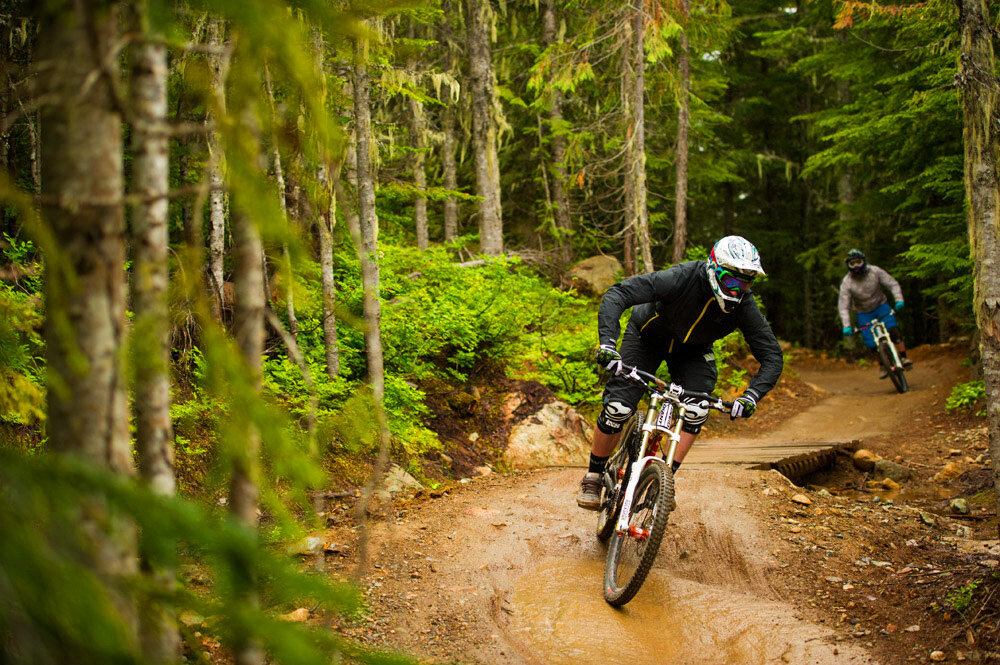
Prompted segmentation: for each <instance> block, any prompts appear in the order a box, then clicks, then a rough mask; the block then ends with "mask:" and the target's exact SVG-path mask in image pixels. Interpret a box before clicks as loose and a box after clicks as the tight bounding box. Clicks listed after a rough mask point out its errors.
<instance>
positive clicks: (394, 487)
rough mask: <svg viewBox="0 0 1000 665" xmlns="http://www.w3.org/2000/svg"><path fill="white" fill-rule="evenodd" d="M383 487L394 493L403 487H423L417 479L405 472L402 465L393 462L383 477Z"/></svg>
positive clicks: (403, 488)
mask: <svg viewBox="0 0 1000 665" xmlns="http://www.w3.org/2000/svg"><path fill="white" fill-rule="evenodd" d="M384 487H385V490H386V491H387V492H389V493H391V494H395V493H396V492H400V491H402V490H405V489H413V488H415V487H423V485H421V484H420V481H419V480H417V479H416V478H414V477H413V476H411V475H410V474H409V473H407V472H406V471H405V470H404V469H403V467H401V466H399V465H397V464H393V465H392V468H390V469H389V473H388V474H387V475H386V477H385V485H384Z"/></svg>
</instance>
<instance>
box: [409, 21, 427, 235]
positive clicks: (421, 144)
mask: <svg viewBox="0 0 1000 665" xmlns="http://www.w3.org/2000/svg"><path fill="white" fill-rule="evenodd" d="M414 37H415V31H414V28H413V23H412V22H411V24H410V39H413V38H414ZM409 69H410V73H411V74H413V76H414V77H415V78H416V79H417V81H418V84H417V85H418V87H419V80H420V75H421V73H420V61H419V60H418V59H416V58H411V59H410V64H409ZM410 148H411V149H412V150H413V152H412V153H411V156H410V166H411V168H412V169H413V184H414V186H415V187H416V188H417V191H419V192H425V191H427V172H426V170H425V163H426V161H427V155H426V148H427V117H426V113H425V112H424V104H423V102H421V101H420V100H419V99H415V98H413V97H411V98H410ZM413 222H414V226H415V228H416V232H417V247H418V248H419V249H427V243H428V238H427V197H426V196H424V195H422V194H417V196H416V197H415V198H414V200H413Z"/></svg>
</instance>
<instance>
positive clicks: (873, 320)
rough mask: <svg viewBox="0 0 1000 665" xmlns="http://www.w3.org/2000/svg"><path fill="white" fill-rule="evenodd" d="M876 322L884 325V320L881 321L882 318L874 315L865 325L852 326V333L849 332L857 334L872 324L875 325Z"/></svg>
mask: <svg viewBox="0 0 1000 665" xmlns="http://www.w3.org/2000/svg"><path fill="white" fill-rule="evenodd" d="M876 323H881V324H883V325H885V321H883V320H882V319H881V318H879V317H875V318H874V319H872V320H871V321H869V322H868V323H866V324H865V325H863V326H855V327H854V332H853V333H851V334H852V335H857V334H858V333H860V332H861V331H862V330H867V329H868V328H871V327H872V326H874V325H875V324H876Z"/></svg>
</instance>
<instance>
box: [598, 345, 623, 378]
mask: <svg viewBox="0 0 1000 665" xmlns="http://www.w3.org/2000/svg"><path fill="white" fill-rule="evenodd" d="M594 360H596V361H597V364H598V365H600V366H601V367H603V368H604V369H606V370H608V371H609V372H611V373H612V374H619V373H621V371H622V354H620V353H618V349H616V348H615V347H614V344H601V345H600V346H599V347H597V354H596V355H595V356H594Z"/></svg>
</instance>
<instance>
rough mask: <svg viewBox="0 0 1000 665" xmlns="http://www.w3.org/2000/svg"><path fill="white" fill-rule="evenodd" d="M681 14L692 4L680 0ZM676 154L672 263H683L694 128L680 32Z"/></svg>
mask: <svg viewBox="0 0 1000 665" xmlns="http://www.w3.org/2000/svg"><path fill="white" fill-rule="evenodd" d="M681 7H682V10H681V11H682V12H683V14H684V16H685V18H686V17H687V15H688V11H689V9H688V7H689V3H688V1H687V0H681ZM677 75H678V79H679V81H678V84H679V86H678V87H679V90H678V91H677V97H678V99H677V102H678V109H677V152H676V158H677V162H676V177H677V182H676V184H675V187H674V254H673V263H675V264H676V263H680V262H681V261H683V260H684V252H685V250H686V249H687V241H688V228H687V193H688V129H689V127H690V126H691V117H690V113H691V111H690V105H691V54H690V47H689V46H688V38H687V33H686V32H684V31H681V34H680V53H678V54H677Z"/></svg>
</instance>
